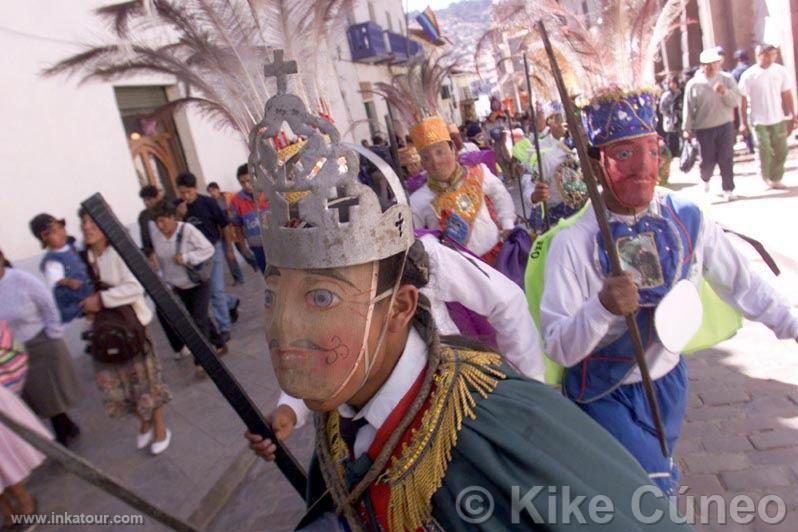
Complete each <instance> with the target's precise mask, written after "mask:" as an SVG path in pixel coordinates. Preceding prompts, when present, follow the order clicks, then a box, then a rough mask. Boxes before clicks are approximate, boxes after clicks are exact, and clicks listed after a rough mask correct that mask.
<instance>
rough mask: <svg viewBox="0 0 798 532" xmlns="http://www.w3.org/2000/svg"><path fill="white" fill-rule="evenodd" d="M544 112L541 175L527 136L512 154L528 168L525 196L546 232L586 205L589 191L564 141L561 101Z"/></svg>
mask: <svg viewBox="0 0 798 532" xmlns="http://www.w3.org/2000/svg"><path fill="white" fill-rule="evenodd" d="M542 114H543V118H544V119H545V127H544V128H543V130H542V131H540V133H539V135H538V143H539V145H540V159H541V163H542V164H541V165H540V166H541V167H542V168H543V176H542V178H541V177H540V176H539V166H538V155H537V151H536V150H535V145H534V144H533V143H532V141H530V140H529V139H528V138H527V139H524V140H523V141H521V142H518V143H516V145H515V147H514V148H513V157H515V158H516V159H517V160H518V161H520V162H521V163H522V164H523V165H524V168H525V174H524V176H523V177H522V178H521V193H522V199H523V201H524V202H525V203H526V206H527V212H529V221H530V223H531V225H532V228H533V229H534V230H535V233H537V234H541V233H544V232H545V231H547V230H548V229H549V227H550V226H552V225H554V224H556V223H557V222H558V221H559V220H560V219H562V218H565V217H568V216H571V215H572V214H574V213H575V212H576V211H578V210H579V209H580V208H581V207H582V205H584V203H585V201H586V193H587V189H586V188H585V185H584V183H583V182H582V175H581V173H580V171H579V169H578V165H577V163H576V160H575V159H574V156H573V154H572V153H571V150H570V149H569V148H568V146H566V145H565V143H564V142H563V138H564V137H565V132H566V131H565V126H564V125H563V121H564V119H563V114H564V113H563V108H562V104H561V103H560V102H550V103H548V104H546V105H545V107H544V108H543V112H542Z"/></svg>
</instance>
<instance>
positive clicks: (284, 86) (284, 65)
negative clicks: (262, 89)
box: [263, 48, 298, 94]
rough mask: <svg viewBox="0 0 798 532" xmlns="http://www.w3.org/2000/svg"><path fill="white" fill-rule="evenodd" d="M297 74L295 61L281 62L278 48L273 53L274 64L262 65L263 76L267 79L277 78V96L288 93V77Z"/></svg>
mask: <svg viewBox="0 0 798 532" xmlns="http://www.w3.org/2000/svg"><path fill="white" fill-rule="evenodd" d="M297 72H298V71H297V68H296V61H294V60H290V61H283V51H282V50H281V49H279V48H278V49H276V50H275V51H274V62H272V63H266V64H265V65H263V74H264V75H265V76H266V77H267V78H271V77H274V78H277V94H285V93H286V92H288V75H289V74H296V73H297Z"/></svg>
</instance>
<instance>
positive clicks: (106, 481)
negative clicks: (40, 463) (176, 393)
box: [0, 411, 200, 532]
mask: <svg viewBox="0 0 798 532" xmlns="http://www.w3.org/2000/svg"><path fill="white" fill-rule="evenodd" d="M0 424H3V425H5V426H7V427H8V428H9V429H11V431H12V432H14V433H15V434H16V435H17V436H19V437H20V438H22V439H23V440H25V441H26V442H27V443H28V444H30V445H31V446H32V447H34V448H36V449H37V450H38V451H40V452H41V453H42V454H44V455H45V456H47V457H48V458H52V459H53V460H55V461H56V462H58V463H59V464H61V465H62V466H63V467H64V469H66V470H67V471H69V472H70V473H72V474H74V475H76V476H78V477H80V478H82V479H83V480H85V481H86V482H88V483H89V484H92V485H93V486H96V487H98V488H100V489H101V490H103V491H104V492H106V493H108V494H109V495H112V496H114V497H116V498H117V499H119V500H120V501H123V502H126V503H127V504H129V505H130V506H131V507H133V508H135V509H136V510H138V511H140V512H141V513H144V514H146V515H149V516H150V517H152V518H153V519H155V520H156V521H158V522H159V523H161V524H163V525H165V526H167V527H169V528H171V529H172V530H177V531H179V532H199V530H200V529H199V528H197V527H195V526H194V525H191V524H189V523H186V522H185V521H183V520H182V519H179V518H177V517H175V516H173V515H171V514H168V513H166V512H164V511H163V510H161V509H160V508H158V507H157V506H155V505H153V504H150V503H149V502H148V501H147V500H145V499H143V498H142V497H139V496H138V495H136V494H135V493H134V492H132V491H131V490H129V489H128V488H126V487H125V486H124V485H123V484H122V483H121V482H120V481H118V480H117V479H115V478H112V477H109V476H108V475H106V474H105V473H103V472H102V471H100V470H99V469H97V468H96V467H94V466H93V465H92V464H91V463H90V462H88V461H87V460H85V459H84V458H81V457H80V456H78V455H76V454H75V453H73V452H72V451H70V450H68V449H67V448H65V447H62V446H61V445H59V444H57V443H55V442H53V441H50V440H49V439H47V438H44V437H42V436H41V435H39V433H37V432H35V431H33V430H31V429H30V428H28V427H27V426H25V425H22V424H20V423H17V422H16V421H15V420H13V419H11V418H10V417H8V414H6V413H5V412H2V411H0Z"/></svg>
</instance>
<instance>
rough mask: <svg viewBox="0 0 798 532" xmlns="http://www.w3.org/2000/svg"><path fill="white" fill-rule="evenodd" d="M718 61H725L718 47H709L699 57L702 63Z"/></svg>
mask: <svg viewBox="0 0 798 532" xmlns="http://www.w3.org/2000/svg"><path fill="white" fill-rule="evenodd" d="M718 61H723V57H721V55H720V54H719V53H718V49H717V48H716V47H714V46H713V47H712V48H707V49H706V50H704V51H703V52H701V55H700V56H699V58H698V62H699V63H701V64H702V65H708V64H710V63H717V62H718Z"/></svg>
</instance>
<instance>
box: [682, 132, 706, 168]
mask: <svg viewBox="0 0 798 532" xmlns="http://www.w3.org/2000/svg"><path fill="white" fill-rule="evenodd" d="M700 153H701V147H700V146H699V144H698V141H697V140H696V139H690V140H689V141H688V142H685V143H684V148H682V154H681V156H679V170H681V171H682V172H684V173H687V172H689V171H690V170H691V169H692V168H693V165H694V164H695V162H696V160H697V159H698V156H699V154H700Z"/></svg>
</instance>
